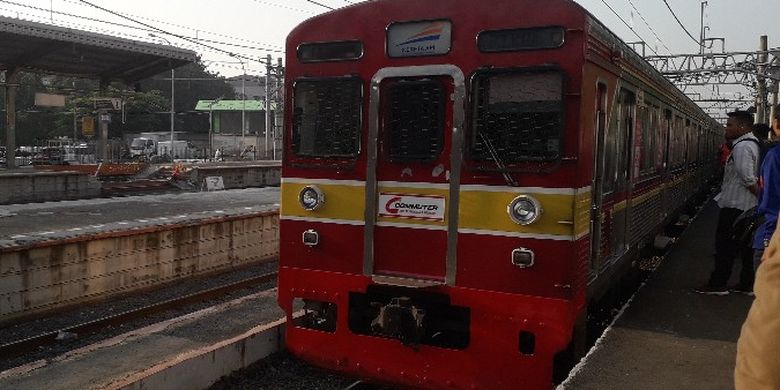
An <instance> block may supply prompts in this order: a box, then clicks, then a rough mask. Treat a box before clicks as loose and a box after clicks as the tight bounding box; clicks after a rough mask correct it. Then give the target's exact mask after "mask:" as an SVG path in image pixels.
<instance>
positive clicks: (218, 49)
mask: <svg viewBox="0 0 780 390" xmlns="http://www.w3.org/2000/svg"><path fill="white" fill-rule="evenodd" d="M79 1H80V2H82V3H84V4H88V5H90V6H91V7H93V8H97V9H99V10H101V11H103V12H108V13H110V14H111V15H114V16H118V17H120V18H123V19H127V20H129V21H131V22H133V23H137V24H140V25H142V26H144V27H148V28H151V29H153V30H154V31H156V32H158V33H161V34H165V35H169V36H172V37H176V38H179V39H182V40H185V41H187V42H190V43H194V44H196V45H200V46H203V47H207V48H209V49H212V50H216V51H219V52H223V53H225V54H228V55H230V56H233V57H236V58H243V59H245V60H253V61H258V62H260V63H263V64H265V63H266V61H263V60H261V59H254V58H250V57H248V56H244V55H239V54H237V53H233V52H230V51H227V50H224V49H220V48H218V47H214V46H211V45H207V44H205V43H202V42H198V41H197V40H194V39H190V38H187V37H185V36H182V35H179V34H174V33H172V32H168V31H165V30H163V29H161V28H158V27H155V26H152V25H150V24H147V23H144V22H141V21H139V20H136V19H133V18H131V17H129V16H125V15H122V14H120V13H118V12H116V11H112V10H110V9H107V8H103V7H101V6H99V5H97V4H93V3H90V2H89V1H87V0H79ZM271 65H272V64H271Z"/></svg>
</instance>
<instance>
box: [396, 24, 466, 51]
mask: <svg viewBox="0 0 780 390" xmlns="http://www.w3.org/2000/svg"><path fill="white" fill-rule="evenodd" d="M387 39H388V47H387V51H388V54H389V55H390V56H391V57H414V56H426V55H438V54H446V53H448V52H449V51H450V45H451V43H452V25H451V23H450V22H449V21H444V20H442V21H434V22H414V23H401V24H393V25H392V26H390V28H389V29H388V37H387Z"/></svg>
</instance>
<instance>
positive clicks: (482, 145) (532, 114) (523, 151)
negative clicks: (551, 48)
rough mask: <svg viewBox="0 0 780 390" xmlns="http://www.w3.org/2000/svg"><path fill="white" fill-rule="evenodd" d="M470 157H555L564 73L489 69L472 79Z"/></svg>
mask: <svg viewBox="0 0 780 390" xmlns="http://www.w3.org/2000/svg"><path fill="white" fill-rule="evenodd" d="M472 96H473V102H474V106H473V109H472V136H471V140H470V142H471V144H470V145H471V158H472V159H474V160H476V161H489V160H496V159H498V160H500V163H507V164H513V163H522V162H530V161H554V160H557V159H558V158H559V157H560V154H561V138H562V136H563V73H561V72H560V71H559V70H553V69H533V70H527V69H525V70H516V69H515V70H508V69H504V70H491V71H485V72H480V73H477V74H476V75H475V76H474V78H473V79H472Z"/></svg>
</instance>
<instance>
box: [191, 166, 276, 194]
mask: <svg viewBox="0 0 780 390" xmlns="http://www.w3.org/2000/svg"><path fill="white" fill-rule="evenodd" d="M209 176H221V177H222V182H223V183H224V185H225V189H231V188H247V187H267V186H278V185H279V183H281V166H280V165H279V163H278V162H277V163H257V164H241V165H235V164H220V165H211V166H198V167H195V168H193V170H192V172H190V181H192V182H193V183H199V184H200V185H203V182H204V180H205V179H206V177H209Z"/></svg>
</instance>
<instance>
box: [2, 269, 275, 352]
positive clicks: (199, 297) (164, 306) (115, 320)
mask: <svg viewBox="0 0 780 390" xmlns="http://www.w3.org/2000/svg"><path fill="white" fill-rule="evenodd" d="M276 275H277V273H276V272H271V273H267V274H263V275H259V276H253V277H250V278H247V279H244V280H240V281H238V282H235V283H231V284H226V285H223V286H219V287H215V288H211V289H208V290H203V291H198V292H195V293H192V294H189V295H185V296H183V297H178V298H173V299H169V300H166V301H163V302H158V303H155V304H152V305H149V306H144V307H142V308H139V309H134V310H128V311H125V312H122V313H118V314H114V315H111V316H108V317H103V318H99V319H96V320H93V321H89V322H85V323H83V324H78V325H73V326H69V327H66V328H63V329H59V330H56V331H53V332H47V333H43V334H40V335H38V336H33V337H29V338H26V339H22V340H18V341H13V342H10V343H7V344H3V345H0V356H2V357H3V358H5V359H7V358H10V357H12V356H13V357H15V356H19V355H22V354H25V353H27V352H29V351H31V350H33V349H35V348H38V347H41V346H46V345H50V344H53V343H55V342H56V341H57V336H58V335H60V334H67V333H75V334H77V335H78V336H79V337H82V336H84V335H89V334H94V333H96V332H97V331H99V330H101V329H105V328H107V327H109V326H113V325H119V324H124V323H127V322H130V321H132V320H134V319H138V318H143V317H146V316H149V315H152V314H156V313H159V312H163V311H166V310H169V309H173V308H176V307H180V306H183V305H187V304H191V303H196V302H202V301H206V300H209V299H213V298H216V297H219V296H222V295H225V294H226V293H229V292H232V291H236V290H241V289H244V288H247V287H252V286H254V285H257V284H260V283H267V282H270V281H272V280H276Z"/></svg>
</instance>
